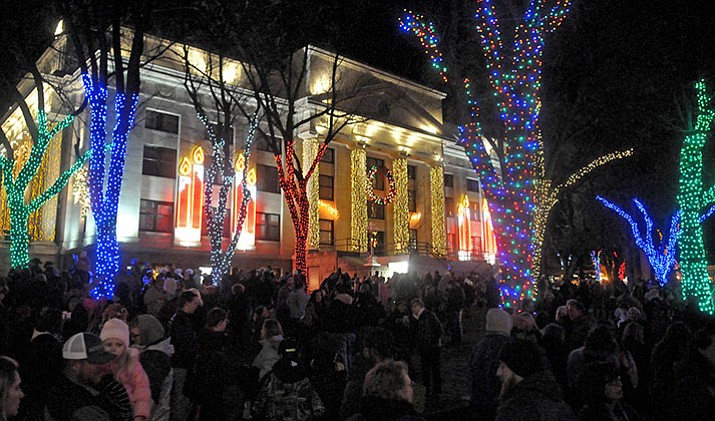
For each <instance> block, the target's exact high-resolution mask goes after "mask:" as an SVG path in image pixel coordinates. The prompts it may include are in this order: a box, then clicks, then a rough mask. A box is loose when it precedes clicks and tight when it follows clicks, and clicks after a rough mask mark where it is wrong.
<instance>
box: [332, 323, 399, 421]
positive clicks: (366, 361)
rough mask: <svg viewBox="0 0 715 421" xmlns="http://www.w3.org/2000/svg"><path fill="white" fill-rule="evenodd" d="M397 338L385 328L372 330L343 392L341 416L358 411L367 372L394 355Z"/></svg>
mask: <svg viewBox="0 0 715 421" xmlns="http://www.w3.org/2000/svg"><path fill="white" fill-rule="evenodd" d="M394 348H395V339H394V338H393V336H392V334H391V333H390V332H389V331H388V330H386V329H383V328H376V329H375V330H373V331H371V332H370V333H369V334H368V335H367V337H365V341H364V343H363V348H362V352H361V353H360V354H359V355H358V357H357V358H356V359H355V362H354V364H353V368H352V369H351V370H350V373H349V375H348V382H347V384H346V386H345V392H344V393H343V402H342V405H341V407H340V417H341V418H348V417H350V416H351V415H353V414H355V413H357V412H358V411H359V410H360V408H359V405H360V399H361V398H362V386H363V383H364V381H365V376H366V375H367V372H368V371H369V370H370V369H371V368H373V367H375V366H376V365H377V364H380V363H382V362H385V361H387V360H390V359H392V358H393V357H394Z"/></svg>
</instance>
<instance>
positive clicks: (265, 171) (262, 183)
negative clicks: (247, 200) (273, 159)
mask: <svg viewBox="0 0 715 421" xmlns="http://www.w3.org/2000/svg"><path fill="white" fill-rule="evenodd" d="M256 189H257V190H258V191H263V192H269V193H280V192H281V186H280V184H279V183H278V171H276V169H275V168H273V167H270V166H268V165H261V164H258V165H256Z"/></svg>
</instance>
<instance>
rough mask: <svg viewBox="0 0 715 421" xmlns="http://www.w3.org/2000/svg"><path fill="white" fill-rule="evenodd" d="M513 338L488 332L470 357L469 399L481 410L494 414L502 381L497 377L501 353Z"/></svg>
mask: <svg viewBox="0 0 715 421" xmlns="http://www.w3.org/2000/svg"><path fill="white" fill-rule="evenodd" d="M510 340H511V338H510V337H509V336H506V335H502V334H498V333H488V334H487V335H486V336H485V337H484V339H482V340H481V341H479V343H477V345H476V346H475V347H474V351H472V355H471V357H470V358H469V379H470V380H471V389H470V394H469V401H470V403H471V404H472V406H474V407H475V409H476V410H477V411H479V412H487V413H490V414H494V412H495V411H496V409H497V403H498V401H497V399H498V398H499V390H500V389H501V382H500V381H499V378H498V377H497V369H498V368H499V354H500V353H501V351H502V349H503V348H504V345H506V344H507V343H509V341H510Z"/></svg>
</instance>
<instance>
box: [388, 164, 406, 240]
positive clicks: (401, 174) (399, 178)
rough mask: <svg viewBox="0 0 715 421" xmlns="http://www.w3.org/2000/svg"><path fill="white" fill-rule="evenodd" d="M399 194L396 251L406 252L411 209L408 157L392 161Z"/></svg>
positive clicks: (395, 220)
mask: <svg viewBox="0 0 715 421" xmlns="http://www.w3.org/2000/svg"><path fill="white" fill-rule="evenodd" d="M392 173H393V176H394V177H395V184H396V189H397V194H396V196H395V199H394V200H393V208H392V210H393V213H394V220H393V223H394V236H395V239H394V242H395V251H397V252H405V251H407V247H408V245H409V242H410V209H409V201H408V197H407V194H408V191H407V189H408V179H407V159H405V158H397V159H395V160H394V161H392Z"/></svg>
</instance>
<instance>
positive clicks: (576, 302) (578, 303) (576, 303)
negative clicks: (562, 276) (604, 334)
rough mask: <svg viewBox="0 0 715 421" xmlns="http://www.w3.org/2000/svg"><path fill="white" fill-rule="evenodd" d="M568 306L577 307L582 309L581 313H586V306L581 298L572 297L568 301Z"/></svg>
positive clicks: (579, 309)
mask: <svg viewBox="0 0 715 421" xmlns="http://www.w3.org/2000/svg"><path fill="white" fill-rule="evenodd" d="M568 306H572V307H575V308H576V310H578V311H580V312H581V313H586V307H585V306H584V305H583V303H582V302H581V301H579V300H576V299H573V298H572V299H570V300H568V301H566V307H568Z"/></svg>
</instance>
